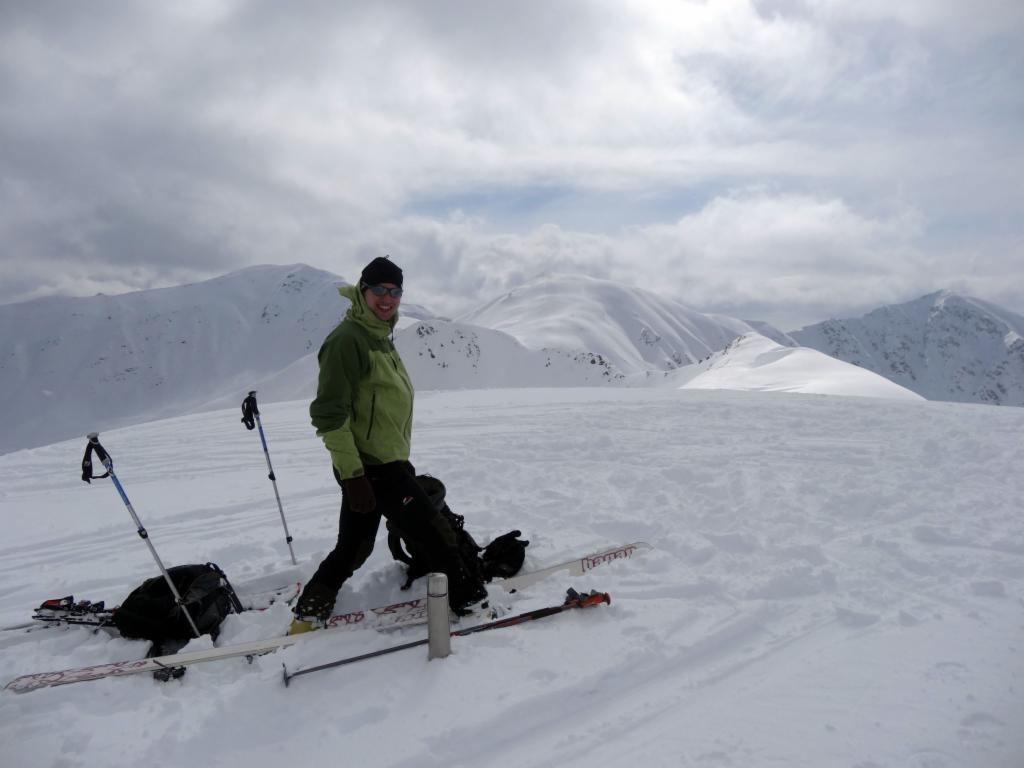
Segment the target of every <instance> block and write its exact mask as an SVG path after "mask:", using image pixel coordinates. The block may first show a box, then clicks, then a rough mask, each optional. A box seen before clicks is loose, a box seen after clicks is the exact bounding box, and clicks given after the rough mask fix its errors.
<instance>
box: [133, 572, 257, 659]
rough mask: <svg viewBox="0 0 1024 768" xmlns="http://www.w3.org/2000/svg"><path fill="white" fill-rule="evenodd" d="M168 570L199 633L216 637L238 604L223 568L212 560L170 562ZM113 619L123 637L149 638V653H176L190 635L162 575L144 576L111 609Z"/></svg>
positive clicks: (240, 605)
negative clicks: (119, 603)
mask: <svg viewBox="0 0 1024 768" xmlns="http://www.w3.org/2000/svg"><path fill="white" fill-rule="evenodd" d="M167 575H168V576H170V578H171V581H172V582H174V586H175V588H176V589H177V590H178V594H179V595H181V601H182V604H183V605H184V607H185V609H186V610H187V611H188V613H189V616H191V617H192V621H194V622H195V624H196V628H197V629H198V630H199V632H200V634H204V635H205V634H209V635H210V636H211V637H213V639H214V640H216V639H217V635H218V634H219V633H220V625H221V622H223V621H224V619H225V617H227V615H228V614H229V613H234V612H240V611H241V610H242V604H241V603H240V602H239V600H238V596H237V595H235V590H234V589H232V587H231V584H230V582H229V581H228V579H227V576H225V575H224V571H222V570H221V569H220V568H219V567H217V566H216V565H215V564H213V563H205V564H203V565H177V566H174V567H173V568H168V569H167ZM113 621H114V625H115V626H116V627H117V628H118V630H119V631H120V632H121V634H122V635H124V636H125V637H130V638H138V639H142V640H151V641H152V642H153V647H152V649H151V650H150V655H151V656H161V655H164V654H167V653H175V652H176V651H178V650H179V649H180V648H182V647H184V646H185V645H186V644H187V643H188V641H189V640H191V639H192V638H193V637H194V634H193V632H192V627H191V625H190V624H189V622H188V619H187V618H186V617H185V615H184V614H183V613H182V611H181V608H180V607H179V606H178V604H177V602H176V601H175V599H174V595H173V594H172V593H171V590H170V588H169V587H168V586H167V582H166V581H165V580H164V578H163V576H155V577H153V578H152V579H147V580H146V581H144V582H143V583H142V584H140V585H139V586H138V587H136V588H135V589H134V590H132V592H131V594H129V595H128V597H126V598H125V600H124V602H123V603H121V605H120V606H119V607H118V608H117V609H116V610H115V611H114V617H113Z"/></svg>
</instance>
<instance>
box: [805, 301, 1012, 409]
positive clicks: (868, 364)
mask: <svg viewBox="0 0 1024 768" xmlns="http://www.w3.org/2000/svg"><path fill="white" fill-rule="evenodd" d="M790 337H791V338H793V339H794V340H795V341H796V342H797V343H799V344H801V345H803V346H806V347H811V348H813V349H817V350H820V351H822V352H825V353H826V354H829V355H831V356H833V357H836V358H838V359H840V360H844V361H846V362H849V363H853V364H854V365H859V366H861V367H863V368H867V369H868V370H871V371H874V372H876V373H879V374H881V375H882V376H885V377H886V378H888V379H890V380H892V381H894V382H896V383H897V384H900V385H902V386H905V387H907V388H908V389H910V390H913V391H914V392H917V393H918V394H920V395H923V396H925V397H927V398H928V399H930V400H951V401H956V402H973V403H988V404H992V405H1024V340H1022V337H1024V317H1021V316H1020V315H1016V314H1014V313H1012V312H1010V311H1008V310H1006V309H1003V308H1002V307H999V306H997V305H995V304H991V303H989V302H986V301H982V300H980V299H975V298H973V297H970V296H965V295H964V294H962V293H959V292H957V291H952V290H942V291H936V292H935V293H930V294H927V295H925V296H922V297H920V298H918V299H915V300H913V301H908V302H905V303H903V304H892V305H888V306H884V307H879V308H878V309H876V310H873V311H872V312H869V313H868V314H866V315H864V316H863V317H860V318H851V319H846V320H829V321H826V322H824V323H818V324H816V325H811V326H807V327H805V328H802V329H800V330H799V331H794V332H792V333H791V334H790Z"/></svg>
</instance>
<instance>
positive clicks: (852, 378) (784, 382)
mask: <svg viewBox="0 0 1024 768" xmlns="http://www.w3.org/2000/svg"><path fill="white" fill-rule="evenodd" d="M665 382H666V383H667V384H669V385H670V386H676V387H679V388H680V389H734V390H744V391H751V390H753V391H760V392H799V393H803V394H818V395H847V396H851V395H852V396H859V397H885V398H891V399H902V400H921V399H923V398H922V397H921V396H920V395H918V394H915V393H913V392H911V391H910V390H909V389H906V388H904V387H901V386H900V385H899V384H894V383H893V382H891V381H889V380H888V379H885V378H883V377H881V376H879V375H878V374H876V373H872V372H871V371H866V370H864V369H863V368H858V367H857V366H855V365H850V364H849V363H844V362H842V361H840V360H836V359H835V358H832V357H829V356H828V355H826V354H823V353H821V352H818V351H817V350H813V349H805V348H803V347H784V346H781V345H779V344H777V343H775V342H774V341H772V340H770V339H766V338H765V337H764V336H761V335H760V334H757V333H749V334H747V335H746V336H741V337H740V338H738V339H736V340H735V341H733V342H732V343H731V344H729V346H728V347H726V348H725V349H723V350H722V351H721V352H716V353H714V354H713V355H711V356H710V357H708V358H707V359H705V360H702V361H701V362H699V363H697V364H695V365H689V366H686V367H685V368H680V369H679V370H678V371H673V372H671V373H669V374H666V376H665Z"/></svg>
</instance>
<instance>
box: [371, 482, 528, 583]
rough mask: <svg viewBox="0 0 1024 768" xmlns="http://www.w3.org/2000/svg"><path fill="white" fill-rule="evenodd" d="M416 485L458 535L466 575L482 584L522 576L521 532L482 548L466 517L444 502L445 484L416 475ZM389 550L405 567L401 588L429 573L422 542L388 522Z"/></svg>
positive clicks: (523, 558)
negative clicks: (404, 578)
mask: <svg viewBox="0 0 1024 768" xmlns="http://www.w3.org/2000/svg"><path fill="white" fill-rule="evenodd" d="M416 482H417V483H419V485H420V487H421V488H422V489H423V490H424V492H425V493H426V494H427V496H428V497H429V498H430V502H431V504H433V506H434V509H436V510H437V513H438V514H439V515H440V516H441V518H442V519H444V520H445V521H446V522H447V523H448V525H449V526H450V527H451V529H452V533H454V534H455V548H456V550H457V551H458V553H459V557H460V559H461V560H462V565H463V567H464V568H465V569H466V572H467V574H468V575H469V576H470V578H471V579H474V580H475V581H476V583H478V584H481V583H483V582H485V581H490V580H491V579H495V578H505V577H507V576H514V575H515V574H517V573H519V570H520V569H521V568H522V567H523V562H524V561H525V560H526V547H527V546H528V545H529V544H530V542H528V541H524V540H523V539H520V538H519V536H521V535H522V532H521V531H509V532H508V533H506V534H503V535H501V536H499V537H498V538H496V539H495V540H494V541H492V542H491V543H490V544H488V545H487V546H486V547H481V546H480V545H479V544H477V543H476V540H475V539H474V538H473V537H472V536H471V535H470V533H469V531H467V530H466V526H465V522H466V521H465V518H464V517H463V516H462V515H456V514H455V513H454V512H452V511H451V509H450V508H449V507H448V504H447V503H446V502H445V493H446V491H445V487H444V483H442V482H441V481H440V480H438V479H437V478H436V477H432V476H430V475H417V476H416ZM387 529H388V548H389V549H390V550H391V554H392V556H393V557H394V558H395V559H396V560H398V561H400V562H403V563H405V564H406V566H407V572H406V580H405V583H404V584H403V585H402V589H408V588H409V587H410V586H412V583H413V582H414V581H415V580H416V579H418V578H420V577H421V576H425V575H427V573H429V572H430V570H431V568H430V557H429V553H428V551H427V550H426V548H425V547H424V546H423V545H422V544H420V542H418V541H415V540H413V539H410V538H409V537H408V536H406V535H405V534H404V533H402V531H400V530H399V529H398V528H397V527H396V526H394V525H393V524H392V523H391V522H390V521H388V523H387Z"/></svg>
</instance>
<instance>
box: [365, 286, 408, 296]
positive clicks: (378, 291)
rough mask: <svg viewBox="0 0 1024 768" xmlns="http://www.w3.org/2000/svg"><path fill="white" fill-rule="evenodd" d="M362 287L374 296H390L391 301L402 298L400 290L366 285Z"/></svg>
mask: <svg viewBox="0 0 1024 768" xmlns="http://www.w3.org/2000/svg"><path fill="white" fill-rule="evenodd" d="M363 287H364V288H366V289H367V290H369V291H370V293H372V294H373V295H374V296H390V297H391V298H392V299H400V298H402V289H401V288H385V287H384V286H383V285H366V286H363Z"/></svg>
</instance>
